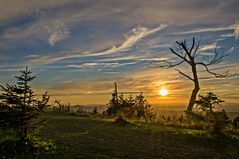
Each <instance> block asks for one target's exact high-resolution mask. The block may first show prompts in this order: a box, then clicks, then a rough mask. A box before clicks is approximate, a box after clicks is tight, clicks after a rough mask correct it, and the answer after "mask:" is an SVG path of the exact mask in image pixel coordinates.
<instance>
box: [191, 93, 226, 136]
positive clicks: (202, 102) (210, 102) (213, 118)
mask: <svg viewBox="0 0 239 159" xmlns="http://www.w3.org/2000/svg"><path fill="white" fill-rule="evenodd" d="M223 102H224V101H223V100H221V99H220V98H218V97H217V95H216V94H214V93H212V92H208V93H207V94H206V95H199V99H198V100H196V106H198V107H199V110H201V111H202V112H203V113H204V114H203V116H204V117H205V121H207V122H209V123H212V126H213V132H217V133H220V132H221V129H222V128H224V126H225V125H226V124H227V123H228V122H229V118H228V116H227V113H226V111H225V110H224V109H223V110H222V111H214V108H215V106H220V105H221V103H223Z"/></svg>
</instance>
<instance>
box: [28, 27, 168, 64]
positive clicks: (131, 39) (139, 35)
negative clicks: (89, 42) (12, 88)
mask: <svg viewBox="0 0 239 159" xmlns="http://www.w3.org/2000/svg"><path fill="white" fill-rule="evenodd" d="M166 26H167V25H160V26H159V27H156V28H153V29H150V28H147V27H142V26H138V27H136V28H134V29H132V30H131V31H130V32H129V33H128V34H126V35H125V40H124V41H123V42H122V43H121V44H120V45H118V46H113V47H111V48H109V49H107V50H105V51H100V52H93V53H92V52H88V51H84V52H81V51H74V52H67V53H63V54H61V55H54V56H42V57H38V58H34V59H32V60H31V61H30V62H31V63H32V64H33V65H34V64H37V65H42V64H49V63H53V62H57V61H60V60H65V59H71V58H79V57H94V56H103V55H109V54H115V53H120V52H124V51H126V50H129V49H130V48H131V47H132V46H134V45H135V44H136V43H137V42H139V41H140V40H142V39H143V38H144V37H146V36H149V35H151V34H154V33H156V32H158V31H160V30H162V29H163V28H165V27H166ZM60 28H61V27H60ZM63 28H64V27H63ZM56 30H58V29H56ZM59 30H61V29H59ZM63 30H64V29H63ZM53 31H54V29H53ZM60 33H61V31H60ZM57 34H58V33H56V35H53V36H54V37H55V36H56V37H58V36H57ZM64 35H65V34H64ZM64 35H60V34H59V37H58V38H55V41H54V40H53V41H52V44H53V45H54V44H55V42H57V41H56V40H57V39H58V40H63V39H61V38H63V37H65V36H64ZM53 39H54V38H53Z"/></svg>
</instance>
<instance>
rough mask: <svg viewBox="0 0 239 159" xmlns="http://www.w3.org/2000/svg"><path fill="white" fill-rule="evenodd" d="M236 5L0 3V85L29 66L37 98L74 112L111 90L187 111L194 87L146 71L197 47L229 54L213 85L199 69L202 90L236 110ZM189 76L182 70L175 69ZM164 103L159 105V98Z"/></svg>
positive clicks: (76, 0) (82, 0)
mask: <svg viewBox="0 0 239 159" xmlns="http://www.w3.org/2000/svg"><path fill="white" fill-rule="evenodd" d="M238 13H239V3H238V0H228V1H224V0H211V1H206V0H193V1H192V0H168V1H159V0H148V1H143V0H119V1H109V0H48V1H46V0H43V1H42V0H36V1H27V0H12V1H9V0H1V1H0V62H1V63H0V84H1V85H2V84H3V85H4V84H5V83H9V82H10V83H13V82H15V79H14V76H15V75H17V74H18V72H19V70H23V69H24V68H25V66H29V68H30V70H31V71H32V72H33V74H34V75H36V76H37V78H36V79H35V80H34V81H33V88H34V90H36V92H37V93H38V94H39V93H42V92H44V91H48V92H49V94H50V95H52V97H51V100H52V101H54V100H55V99H61V101H62V102H63V103H68V102H70V103H71V104H97V103H99V104H105V103H107V102H108V100H109V98H110V93H111V92H112V91H113V89H114V85H113V83H114V82H117V83H118V85H119V92H144V93H145V95H146V97H147V99H148V100H149V102H150V103H151V104H153V105H165V106H167V105H168V106H172V105H180V106H181V105H185V106H186V105H187V102H188V99H189V97H190V94H191V90H192V88H193V83H192V82H191V81H189V80H187V79H186V78H185V77H183V76H181V75H180V74H178V72H177V71H175V70H174V69H173V68H172V69H163V68H155V67H152V66H151V65H152V64H153V63H154V62H155V61H156V60H159V59H167V60H170V61H175V60H177V57H175V56H174V55H173V54H171V53H170V50H169V48H170V47H174V46H175V41H182V40H185V39H186V40H191V39H192V38H193V37H196V38H197V39H201V47H200V52H201V53H202V54H203V55H211V54H212V53H213V52H214V49H215V47H216V46H217V47H218V48H224V49H225V51H227V52H228V53H229V56H227V57H226V58H225V59H224V61H223V62H222V63H220V64H217V65H214V66H212V67H210V68H211V69H212V70H213V71H215V72H219V73H220V72H224V71H226V70H230V76H228V77H227V78H215V77H213V76H212V75H210V74H207V73H206V72H205V71H204V70H203V69H202V68H200V67H199V68H198V69H199V78H200V82H201V83H200V84H201V90H200V93H199V94H204V93H206V92H208V91H212V92H214V93H216V94H217V95H218V96H219V97H220V98H222V99H224V100H225V101H226V102H225V104H224V105H234V106H236V105H238V103H239V94H238V92H239V65H238V62H239V39H238V38H239V18H238ZM179 68H180V69H182V70H183V71H184V72H186V73H190V69H189V68H188V67H186V65H182V66H180V67H179ZM162 88H165V89H167V90H168V95H167V96H164V97H162V96H161V95H160V94H159V90H160V89H162Z"/></svg>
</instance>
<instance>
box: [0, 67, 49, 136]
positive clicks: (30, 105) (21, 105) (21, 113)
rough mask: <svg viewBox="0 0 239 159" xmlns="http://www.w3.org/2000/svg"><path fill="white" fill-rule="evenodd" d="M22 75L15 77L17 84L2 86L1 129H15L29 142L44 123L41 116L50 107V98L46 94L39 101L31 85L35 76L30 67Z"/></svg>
mask: <svg viewBox="0 0 239 159" xmlns="http://www.w3.org/2000/svg"><path fill="white" fill-rule="evenodd" d="M20 73H21V74H20V75H19V76H15V78H16V79H17V84H14V85H10V84H6V85H5V86H3V85H0V88H1V91H2V93H1V94H0V127H2V128H3V127H4V128H10V129H13V130H15V132H16V134H17V136H18V137H20V139H22V140H27V139H28V138H29V137H30V135H31V134H33V133H35V132H36V131H37V129H38V128H39V127H40V125H41V123H42V122H43V120H40V119H39V115H40V113H41V112H43V111H44V109H45V108H46V107H47V106H48V105H47V103H48V101H49V98H50V96H48V95H47V92H46V93H44V94H43V95H42V98H41V100H39V99H37V98H36V95H35V94H34V92H33V90H32V87H31V85H30V82H31V81H32V80H33V79H34V78H35V76H32V75H31V73H32V72H31V71H29V70H28V67H26V69H25V70H24V71H20Z"/></svg>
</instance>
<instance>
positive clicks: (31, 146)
mask: <svg viewBox="0 0 239 159" xmlns="http://www.w3.org/2000/svg"><path fill="white" fill-rule="evenodd" d="M55 149H56V147H55V146H54V144H52V143H51V142H49V141H42V140H40V139H38V138H31V139H28V140H5V141H2V142H0V154H1V156H0V157H1V158H38V156H43V155H48V154H51V153H54V151H55Z"/></svg>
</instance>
